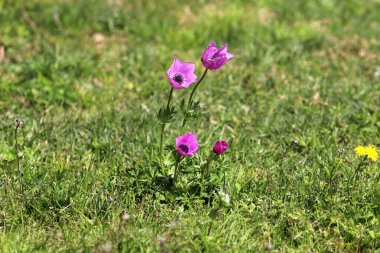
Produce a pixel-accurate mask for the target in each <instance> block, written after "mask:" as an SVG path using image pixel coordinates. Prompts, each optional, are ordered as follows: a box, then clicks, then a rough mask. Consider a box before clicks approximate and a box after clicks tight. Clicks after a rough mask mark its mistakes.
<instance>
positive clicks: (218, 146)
mask: <svg viewBox="0 0 380 253" xmlns="http://www.w3.org/2000/svg"><path fill="white" fill-rule="evenodd" d="M227 149H228V143H227V142H226V141H223V140H221V141H217V142H215V144H214V148H213V149H212V150H213V151H214V153H215V154H216V155H221V154H223V153H224V152H225V151H226V150H227Z"/></svg>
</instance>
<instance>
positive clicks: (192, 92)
mask: <svg viewBox="0 0 380 253" xmlns="http://www.w3.org/2000/svg"><path fill="white" fill-rule="evenodd" d="M207 70H208V69H205V72H203V75H202V77H201V78H200V79H199V81H198V82H197V83H196V84H195V87H194V89H193V90H192V91H191V94H190V97H189V100H188V101H187V108H186V112H185V117H184V118H183V121H182V127H181V132H182V131H183V128H184V127H185V125H186V118H187V114H188V112H189V110H190V106H191V104H192V103H193V96H194V93H195V91H196V90H197V88H198V86H199V84H200V83H201V82H202V81H203V78H204V77H205V76H206V74H207Z"/></svg>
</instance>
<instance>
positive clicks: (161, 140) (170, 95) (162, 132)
mask: <svg viewBox="0 0 380 253" xmlns="http://www.w3.org/2000/svg"><path fill="white" fill-rule="evenodd" d="M173 90H174V89H173V87H172V88H171V89H170V93H169V98H168V103H167V105H166V112H168V111H169V107H170V101H171V100H172V96H173ZM167 117H168V115H166V118H165V121H164V122H162V128H161V136H160V163H161V169H162V171H164V161H163V155H162V149H163V145H164V141H163V140H164V132H165V126H166V123H167V119H168V118H167Z"/></svg>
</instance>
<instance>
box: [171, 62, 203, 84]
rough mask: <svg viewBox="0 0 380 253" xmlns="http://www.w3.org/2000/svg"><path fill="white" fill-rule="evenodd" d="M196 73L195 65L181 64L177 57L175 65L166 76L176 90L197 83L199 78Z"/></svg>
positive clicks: (189, 63)
mask: <svg viewBox="0 0 380 253" xmlns="http://www.w3.org/2000/svg"><path fill="white" fill-rule="evenodd" d="M194 71H195V65H194V63H191V62H181V61H180V60H179V59H177V58H176V57H175V58H174V61H173V64H172V65H171V66H170V68H169V69H168V71H167V72H166V74H167V76H168V80H169V83H170V84H171V86H173V88H174V89H184V88H187V87H189V86H190V84H192V83H194V82H196V81H197V76H196V75H195V74H194Z"/></svg>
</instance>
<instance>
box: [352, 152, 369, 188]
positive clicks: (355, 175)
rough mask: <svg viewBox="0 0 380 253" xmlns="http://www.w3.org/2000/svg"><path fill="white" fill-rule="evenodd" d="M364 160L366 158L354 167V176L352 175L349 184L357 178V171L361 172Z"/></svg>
mask: <svg viewBox="0 0 380 253" xmlns="http://www.w3.org/2000/svg"><path fill="white" fill-rule="evenodd" d="M365 159H366V158H363V159H362V160H361V161H360V163H359V165H358V167H356V169H355V173H354V175H352V177H351V180H350V182H351V183H352V180H354V179H355V178H356V177H357V175H358V173H359V171H360V170H361V167H362V165H363V163H364V161H365ZM355 182H356V180H355ZM355 182H354V186H355Z"/></svg>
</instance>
